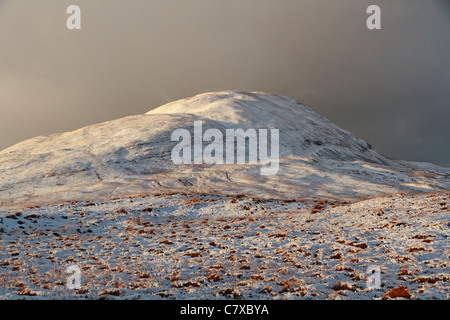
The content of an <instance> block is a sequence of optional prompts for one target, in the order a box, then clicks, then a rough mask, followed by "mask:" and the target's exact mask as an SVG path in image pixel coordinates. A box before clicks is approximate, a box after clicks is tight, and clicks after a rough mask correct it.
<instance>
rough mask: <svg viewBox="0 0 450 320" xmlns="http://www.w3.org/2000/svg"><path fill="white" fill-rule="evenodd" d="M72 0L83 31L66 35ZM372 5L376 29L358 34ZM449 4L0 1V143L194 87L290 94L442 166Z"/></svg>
mask: <svg viewBox="0 0 450 320" xmlns="http://www.w3.org/2000/svg"><path fill="white" fill-rule="evenodd" d="M70 4H78V5H79V6H80V7H81V9H82V30H81V31H68V30H67V29H66V27H65V20H66V17H67V15H66V14H65V9H66V8H67V6H68V5H70ZM369 4H379V5H380V7H381V8H382V30H381V31H369V30H367V29H366V28H365V21H366V18H367V15H366V13H365V10H366V8H367V6H368V5H369ZM448 9H449V8H448V2H447V1H444V0H431V1H423V0H397V1H391V2H387V1H379V0H373V1H360V0H340V1H335V0H303V1H300V0H296V1H294V0H280V1H273V0H246V1H237V0H228V1H219V0H192V1H163V0H152V1H148V0H130V1H127V2H126V3H125V2H124V1H119V0H108V1H106V0H97V1H88V0H78V1H66V0H63V1H57V2H56V1H52V0H42V1H39V2H37V1H25V0H14V1H5V0H3V1H1V0H0V47H1V50H0V114H1V117H0V149H2V148H5V147H7V146H9V145H12V144H14V143H17V142H19V141H21V140H24V139H27V138H31V137H33V136H36V135H42V134H50V133H54V132H61V131H67V130H73V129H77V128H79V127H81V126H84V125H89V124H93V123H97V122H100V121H106V120H110V119H115V118H118V117H122V116H127V115H132V114H137V113H144V112H146V111H148V110H150V109H151V108H154V107H157V106H159V105H161V104H163V103H165V102H168V101H170V100H174V99H179V98H184V97H188V96H192V95H194V94H197V93H201V92H207V91H216V90H225V89H239V90H248V91H265V92H269V93H275V94H282V95H287V96H291V97H294V98H297V99H299V100H301V101H303V102H304V103H306V104H307V105H309V106H310V107H312V108H313V109H315V110H316V111H318V112H319V113H321V114H323V115H324V116H326V117H328V118H329V119H330V120H332V121H334V122H335V123H337V124H338V125H340V126H341V127H343V128H344V129H346V130H348V131H351V132H353V133H355V134H356V135H358V136H359V137H361V138H363V139H365V140H367V141H368V142H369V143H371V144H372V145H373V146H374V147H375V148H376V149H377V150H378V151H380V152H382V153H384V154H386V155H387V156H390V157H392V158H398V159H407V160H417V161H429V162H434V163H437V164H440V165H445V166H450V139H449V136H450V126H449V125H448V120H449V119H450V90H448V88H449V87H450V61H449V59H448V57H449V56H450V42H449V41H448V39H449V38H450V19H449V16H450V10H448Z"/></svg>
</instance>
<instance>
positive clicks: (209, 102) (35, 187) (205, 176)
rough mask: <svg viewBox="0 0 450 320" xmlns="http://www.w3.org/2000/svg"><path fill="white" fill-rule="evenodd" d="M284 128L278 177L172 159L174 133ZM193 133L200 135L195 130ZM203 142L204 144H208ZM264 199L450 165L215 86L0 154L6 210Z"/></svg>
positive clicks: (440, 184) (435, 181) (372, 186)
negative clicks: (399, 155) (190, 197)
mask: <svg viewBox="0 0 450 320" xmlns="http://www.w3.org/2000/svg"><path fill="white" fill-rule="evenodd" d="M199 120H201V121H202V122H203V130H207V129H208V128H216V129H218V130H220V131H221V132H224V131H225V130H226V129H227V128H235V129H238V128H242V129H247V128H255V129H260V128H277V129H279V130H280V154H281V159H280V164H279V168H280V169H279V171H278V173H277V174H276V175H274V176H261V174H260V166H261V164H255V165H249V164H244V165H237V164H234V165H206V164H203V165H195V166H191V165H179V166H178V165H174V164H173V163H172V161H171V158H170V155H171V150H172V148H173V147H174V146H175V145H176V142H172V141H171V139H170V138H171V134H172V132H173V131H174V130H176V129H179V128H184V129H187V130H189V131H190V132H191V133H192V132H193V124H194V121H199ZM192 135H193V134H192ZM205 144H206V142H205ZM186 188H188V189H189V191H190V192H200V193H201V192H207V193H214V194H241V193H244V194H248V195H250V196H252V195H258V196H261V197H266V198H278V199H283V198H296V197H305V196H308V197H311V198H321V197H329V198H334V199H353V198H355V197H356V198H357V197H364V196H374V195H380V194H389V193H393V192H411V191H415V192H421V191H437V192H439V191H445V190H449V189H450V169H447V168H440V167H438V166H433V165H430V164H421V165H420V167H418V165H417V164H411V165H410V164H409V163H408V162H404V161H394V160H390V159H388V158H386V157H384V156H382V155H380V154H378V153H377V152H376V151H375V150H374V149H372V148H371V147H370V146H369V145H368V144H367V143H366V142H364V141H362V140H360V139H358V138H356V137H355V136H353V135H352V134H350V133H348V132H347V131H345V130H342V129H340V128H339V127H337V126H336V125H334V124H333V123H331V122H330V121H329V120H327V119H325V118H324V117H322V116H320V115H318V114H317V113H315V112H314V111H312V110H311V109H309V108H307V107H305V106H303V105H302V104H301V103H300V102H298V101H296V100H293V99H290V98H287V97H281V96H274V95H269V94H265V93H243V92H235V91H227V92H218V93H209V94H202V95H199V96H195V97H193V98H189V99H184V100H180V101H175V102H172V103H169V104H167V105H164V106H161V107H159V108H156V109H154V110H152V111H150V112H149V113H147V114H145V115H136V116H130V117H125V118H121V119H117V120H113V121H108V122H104V123H100V124H96V125H92V126H88V127H85V128H81V129H79V130H75V131H73V132H67V133H62V134H54V135H51V136H46V137H37V138H34V139H30V140H27V141H24V142H22V143H19V144H17V145H15V146H12V147H10V148H8V149H6V150H3V151H1V152H0V208H4V209H7V208H20V207H23V206H30V205H44V204H51V203H57V202H60V201H68V200H74V199H75V200H97V199H105V198H108V197H110V196H125V195H132V194H139V193H157V192H168V191H183V190H186Z"/></svg>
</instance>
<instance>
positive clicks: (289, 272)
mask: <svg viewBox="0 0 450 320" xmlns="http://www.w3.org/2000/svg"><path fill="white" fill-rule="evenodd" d="M449 204H450V194H448V193H447V194H428V193H423V194H418V195H406V194H396V195H391V196H385V197H377V198H373V199H366V200H359V201H354V202H341V201H333V200H328V199H322V200H321V201H310V200H306V199H304V200H303V199H298V200H296V201H276V200H263V199H260V198H248V197H243V196H242V197H217V196H211V195H201V194H180V193H174V194H166V195H158V196H148V197H147V196H137V197H129V198H120V199H109V200H107V201H95V202H89V201H88V202H69V203H64V204H61V205H56V206H50V207H35V208H28V209H24V210H20V211H8V212H3V213H2V214H1V217H0V236H1V240H2V241H1V243H0V270H1V272H0V298H1V299H17V298H25V299H99V298H101V299H387V298H402V299H405V298H406V299H441V300H445V299H446V300H448V299H450V291H449V282H450V274H449V266H450V247H449V237H450V224H449V209H448V206H449ZM72 265H76V266H77V267H78V268H79V269H80V270H81V287H80V288H79V289H68V288H67V286H66V284H67V280H68V277H69V274H67V272H66V269H67V268H68V267H69V266H72ZM373 268H379V270H380V272H381V273H380V286H379V287H376V288H369V287H368V286H367V283H366V281H367V279H368V277H369V276H371V275H372V273H370V270H373ZM368 270H369V271H368Z"/></svg>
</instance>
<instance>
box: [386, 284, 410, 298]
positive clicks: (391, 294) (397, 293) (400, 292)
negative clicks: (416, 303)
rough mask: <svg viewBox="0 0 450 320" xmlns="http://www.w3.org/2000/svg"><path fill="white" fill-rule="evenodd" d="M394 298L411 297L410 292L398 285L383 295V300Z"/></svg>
mask: <svg viewBox="0 0 450 320" xmlns="http://www.w3.org/2000/svg"><path fill="white" fill-rule="evenodd" d="M389 298H390V299H395V298H406V299H411V293H409V290H408V288H407V287H403V286H399V287H398V288H393V289H391V290H389V291H388V292H386V293H385V294H384V296H383V300H386V299H389Z"/></svg>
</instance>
